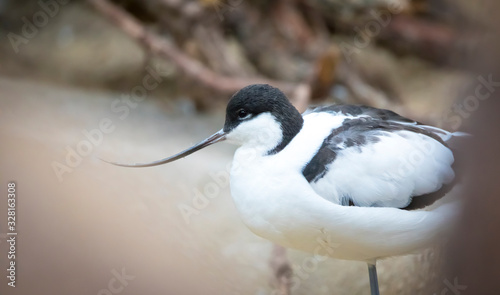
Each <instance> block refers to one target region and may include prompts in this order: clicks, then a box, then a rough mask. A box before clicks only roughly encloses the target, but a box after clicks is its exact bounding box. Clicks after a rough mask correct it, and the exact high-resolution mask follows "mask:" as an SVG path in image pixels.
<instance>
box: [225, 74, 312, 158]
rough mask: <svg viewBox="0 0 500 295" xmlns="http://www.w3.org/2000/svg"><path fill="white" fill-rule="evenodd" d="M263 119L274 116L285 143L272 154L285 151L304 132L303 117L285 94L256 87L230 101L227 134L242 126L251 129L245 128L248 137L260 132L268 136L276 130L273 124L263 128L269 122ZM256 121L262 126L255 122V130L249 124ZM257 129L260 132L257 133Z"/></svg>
mask: <svg viewBox="0 0 500 295" xmlns="http://www.w3.org/2000/svg"><path fill="white" fill-rule="evenodd" d="M263 115H267V116H269V115H270V116H272V117H271V118H272V119H273V121H274V122H276V123H277V124H278V125H279V127H280V133H281V134H280V136H281V140H280V142H279V143H278V145H276V146H275V147H274V148H273V150H271V151H269V153H270V154H273V153H277V152H279V151H280V150H282V149H283V148H284V147H285V146H286V145H287V144H288V143H289V142H290V141H291V140H292V139H293V137H294V136H295V135H296V134H297V133H298V132H299V131H300V129H301V128H302V124H303V119H302V116H301V115H300V113H299V112H298V111H297V109H295V107H294V106H293V105H292V104H291V103H290V101H289V100H288V98H287V97H286V95H285V94H284V93H283V92H281V91H280V90H279V89H278V88H275V87H272V86H270V85H267V84H254V85H250V86H247V87H245V88H243V89H241V90H240V91H238V92H237V93H236V94H234V95H233V97H232V98H231V100H230V101H229V103H228V105H227V108H226V122H225V124H224V129H223V130H224V133H226V134H230V133H232V132H233V131H234V130H235V129H237V128H238V127H239V126H242V125H248V128H242V129H244V130H241V132H246V133H247V134H248V135H250V133H256V132H260V135H262V134H265V133H266V131H269V130H271V129H272V126H270V124H269V123H268V124H267V125H262V123H264V119H265V118H264V117H263ZM253 120H256V121H257V120H260V121H262V122H261V124H260V125H259V124H257V123H256V122H254V123H255V124H254V125H253V126H251V124H247V122H251V121H253ZM268 121H269V120H268ZM252 127H253V128H252ZM266 127H268V128H267V130H266ZM257 128H260V130H255V129H257ZM249 129H254V130H249ZM241 132H240V133H241ZM268 133H269V132H268ZM228 138H229V139H230V137H228Z"/></svg>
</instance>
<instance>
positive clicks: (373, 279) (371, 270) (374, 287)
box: [368, 262, 380, 295]
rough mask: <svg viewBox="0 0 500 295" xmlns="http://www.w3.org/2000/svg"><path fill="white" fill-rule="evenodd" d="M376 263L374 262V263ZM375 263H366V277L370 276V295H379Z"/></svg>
mask: <svg viewBox="0 0 500 295" xmlns="http://www.w3.org/2000/svg"><path fill="white" fill-rule="evenodd" d="M375 263H376V262H375ZM375 263H373V264H371V263H368V275H369V276H370V291H371V295H380V293H379V291H378V278H377V266H376V265H375Z"/></svg>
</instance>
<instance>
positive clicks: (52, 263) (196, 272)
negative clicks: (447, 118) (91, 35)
mask: <svg viewBox="0 0 500 295" xmlns="http://www.w3.org/2000/svg"><path fill="white" fill-rule="evenodd" d="M119 98H120V94H115V93H100V92H91V91H82V90H74V89H67V88H60V87H54V86H50V85H42V84H37V83H35V82H32V81H19V80H11V79H8V78H1V79H0V142H1V143H0V145H1V146H0V150H1V152H0V163H1V165H0V178H1V185H0V187H1V192H0V200H1V205H0V208H1V212H0V217H1V222H0V224H1V229H0V232H1V233H2V234H3V235H2V236H1V240H0V241H1V243H0V257H2V258H1V268H2V269H6V268H7V267H8V266H7V263H8V261H7V259H5V258H6V255H7V254H6V253H7V252H8V249H7V243H6V242H5V241H6V235H5V233H6V231H7V228H6V223H5V220H6V204H7V202H6V197H7V183H8V182H9V181H15V182H16V186H17V220H16V226H17V228H16V230H17V232H18V236H17V244H16V247H17V249H16V260H15V261H16V266H17V268H16V270H17V273H16V276H17V277H16V288H15V289H14V288H10V287H8V286H7V279H6V276H5V273H6V272H5V270H4V271H3V272H2V276H0V290H1V291H0V294H2V295H3V294H74V295H79V294H86V295H89V294H90V295H94V294H99V295H101V294H118V293H120V294H258V295H263V294H272V292H273V290H274V286H273V283H272V282H273V280H272V272H271V270H270V267H269V257H270V252H271V250H272V247H273V245H272V244H271V243H270V242H268V241H266V240H263V239H261V238H259V237H257V236H255V235H254V234H253V233H251V232H250V231H249V230H248V229H247V228H246V227H245V226H244V225H243V224H242V222H241V220H240V219H239V217H238V214H237V212H236V209H235V207H234V205H233V203H232V200H231V196H230V193H229V186H228V184H227V181H225V175H227V173H226V171H227V166H228V165H229V163H230V161H231V158H232V153H233V151H234V147H232V146H230V145H226V144H220V145H216V146H213V147H210V148H208V149H205V150H203V151H202V152H199V153H196V154H194V155H192V156H190V157H188V158H186V159H184V160H181V161H178V162H175V163H172V164H171V165H165V166H160V167H155V168H146V169H128V168H120V167H115V166H112V165H109V164H106V163H104V162H102V161H100V160H99V159H98V157H103V158H105V159H109V160H112V161H120V162H129V163H134V162H146V161H151V160H156V159H159V158H161V157H165V156H168V155H170V154H173V153H175V152H178V151H179V150H181V149H183V148H185V147H188V146H190V145H191V144H192V143H194V142H196V141H198V140H201V139H203V138H205V137H206V136H207V135H210V134H212V133H213V132H214V131H217V130H218V129H219V128H220V127H221V126H222V124H223V119H224V118H223V113H215V114H212V115H206V116H198V115H197V116H195V115H193V114H190V113H189V112H184V111H183V110H184V107H183V106H182V104H165V103H160V102H158V101H157V100H154V99H147V100H145V101H143V102H140V103H138V104H137V106H135V107H128V110H129V114H128V115H125V113H124V112H125V111H124V110H123V109H122V111H120V112H114V111H113V108H112V105H113V101H114V100H116V99H119ZM119 106H121V107H123V106H124V105H123V104H120V105H119ZM120 115H121V117H120ZM103 120H104V121H103ZM102 122H105V123H106V122H107V123H108V125H109V126H104V127H105V128H101V130H104V131H110V130H109V129H113V130H112V131H110V132H108V133H103V135H102V139H100V137H99V136H96V137H95V138H94V141H95V144H91V145H90V146H89V145H87V146H85V143H84V142H86V141H88V139H87V137H86V136H85V132H84V130H86V131H88V132H94V133H93V134H96V133H95V132H97V131H96V130H98V129H99V126H100V124H101V125H102V124H104V125H106V124H105V123H102ZM78 147H80V149H81V150H82V151H85V153H88V155H83V156H82V157H81V160H80V161H78V160H77V159H75V158H74V157H73V158H71V157H70V158H69V159H70V162H67V159H66V158H67V157H68V154H69V153H70V152H68V151H69V150H77V149H78ZM86 147H87V149H85V148H86ZM55 163H58V164H55ZM54 165H60V166H58V167H59V169H62V168H61V167H62V165H65V166H67V168H66V169H67V170H61V171H65V172H64V173H62V172H59V174H60V175H59V176H60V177H58V175H57V173H56V172H55V170H54ZM61 173H62V174H61ZM197 191H198V192H205V191H206V192H208V194H207V193H205V194H207V195H210V198H208V197H207V198H206V201H205V202H200V201H199V200H200V198H198V197H197V196H198V193H197ZM180 207H181V208H184V209H185V208H188V207H190V208H193V211H192V212H193V214H192V215H190V217H189V218H186V217H185V216H183V214H182V212H181V210H180V209H179V208H180ZM288 256H289V259H290V261H291V263H292V265H293V266H294V269H295V276H294V290H293V294H296V295H298V294H369V289H368V288H369V287H368V276H367V272H366V266H365V265H364V264H363V263H359V262H350V261H338V260H333V259H328V260H326V261H324V262H319V263H314V262H311V261H312V260H311V256H310V255H309V254H306V253H300V252H297V251H293V250H289V251H288ZM438 256H439V255H438ZM435 264H436V263H435V255H434V252H432V251H429V250H426V251H423V252H422V254H420V255H412V256H406V257H400V258H392V259H389V260H386V261H382V262H381V263H380V264H379V279H380V284H381V292H382V294H384V295H388V294H433V293H439V292H441V290H440V289H435V290H434V289H432V290H433V291H431V292H429V291H428V286H429V284H431V285H432V284H435V285H436V286H437V287H436V288H440V286H441V287H445V286H444V285H443V283H442V281H441V279H438V278H437V276H436V274H435V271H434V270H433V269H434V267H435ZM120 273H121V274H120ZM426 289H427V290H426ZM424 290H426V291H424Z"/></svg>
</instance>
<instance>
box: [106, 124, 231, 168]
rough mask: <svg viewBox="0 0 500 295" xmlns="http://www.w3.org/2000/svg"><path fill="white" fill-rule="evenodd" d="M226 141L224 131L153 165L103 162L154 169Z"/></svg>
mask: <svg viewBox="0 0 500 295" xmlns="http://www.w3.org/2000/svg"><path fill="white" fill-rule="evenodd" d="M225 139H226V133H225V132H224V131H223V130H219V132H217V133H215V134H213V135H212V136H210V137H209V138H207V139H205V140H203V141H201V142H199V143H197V144H195V145H194V146H192V147H190V148H188V149H186V150H183V151H182V152H180V153H178V154H175V155H173V156H170V157H168V158H165V159H161V160H158V161H154V162H151V163H144V164H120V163H114V162H109V161H106V160H103V161H104V162H106V163H109V164H113V165H116V166H122V167H153V166H158V165H163V164H167V163H170V162H173V161H175V160H179V159H180V158H184V157H186V156H188V155H191V154H192V153H194V152H196V151H199V150H201V149H202V148H205V147H207V146H209V145H212V144H214V143H217V142H219V141H223V140H225ZM101 160H102V159H101Z"/></svg>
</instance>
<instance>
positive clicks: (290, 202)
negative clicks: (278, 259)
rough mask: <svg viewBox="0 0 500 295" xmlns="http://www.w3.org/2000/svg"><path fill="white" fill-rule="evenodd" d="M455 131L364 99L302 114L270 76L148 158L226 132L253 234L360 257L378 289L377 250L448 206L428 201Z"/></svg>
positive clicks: (444, 170)
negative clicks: (213, 126)
mask: <svg viewBox="0 0 500 295" xmlns="http://www.w3.org/2000/svg"><path fill="white" fill-rule="evenodd" d="M461 135H463V134H462V133H450V132H447V131H445V130H442V129H439V128H436V127H432V126H426V125H423V124H420V123H417V122H414V121H412V120H410V119H407V118H404V117H402V116H399V115H398V114H396V113H394V112H391V111H388V110H381V109H375V108H370V107H364V106H348V105H346V106H329V107H321V108H317V109H315V110H312V111H310V112H308V113H306V114H305V115H304V116H302V115H300V114H299V112H298V111H297V110H296V109H295V108H294V107H293V106H292V105H291V104H290V103H289V102H288V99H287V98H286V96H285V95H284V94H283V93H282V92H281V91H280V90H279V89H277V88H273V87H271V86H269V85H251V86H248V87H245V88H243V89H242V90H240V91H239V92H237V93H236V94H235V95H234V96H233V97H232V98H231V100H230V101H229V103H228V106H227V109H226V122H225V124H224V128H223V129H222V130H220V131H219V132H217V133H215V134H214V135H212V136H211V137H209V138H207V139H205V140H203V141H201V142H200V143H198V144H197V145H195V146H193V147H191V148H189V149H187V150H185V151H183V152H180V153H178V154H177V155H174V156H172V157H168V158H166V159H163V160H159V161H156V162H153V163H149V164H136V165H122V164H118V165H121V166H128V167H149V166H155V165H161V164H165V163H169V162H172V161H175V160H177V159H180V158H182V157H185V156H187V155H189V154H191V153H193V152H195V151H198V150H200V149H202V148H204V147H206V146H209V145H211V144H213V143H216V142H219V141H222V140H226V139H227V141H229V142H231V143H233V144H237V145H239V146H240V147H239V148H238V149H237V150H236V152H235V155H234V160H233V165H232V168H231V182H230V183H231V194H232V196H233V199H234V203H235V204H236V207H237V209H238V211H239V213H240V215H241V217H242V219H243V221H244V223H245V224H246V225H247V226H248V227H249V228H250V229H251V230H252V231H253V232H254V233H256V234H257V235H259V236H262V237H264V238H266V239H269V240H271V241H274V242H276V243H278V244H281V245H283V246H286V247H290V248H295V249H299V250H303V251H306V252H310V253H313V254H315V255H325V256H330V257H334V258H340V259H350V260H360V261H366V262H367V263H368V268H369V273H370V286H371V291H372V294H378V281H377V274H376V268H375V263H376V260H377V259H380V258H384V257H388V256H395V255H402V254H407V253H411V252H413V251H415V250H417V249H420V248H422V247H426V246H428V245H429V244H430V243H431V242H432V241H433V240H434V239H435V238H436V237H438V236H440V235H441V233H442V232H443V231H444V230H446V227H447V225H448V224H449V223H450V219H451V218H453V216H454V214H455V212H456V210H455V205H442V206H440V207H438V208H437V209H434V210H432V211H424V210H418V211H415V210H413V209H418V208H422V207H424V206H427V205H430V204H432V203H433V202H434V201H435V200H436V199H438V198H440V197H442V196H443V195H444V194H446V193H447V192H448V191H449V190H450V189H451V187H452V186H453V184H454V181H455V171H454V169H453V163H454V156H453V152H452V150H451V149H450V148H449V147H448V145H447V143H446V141H448V140H449V139H451V138H453V137H454V136H461Z"/></svg>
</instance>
